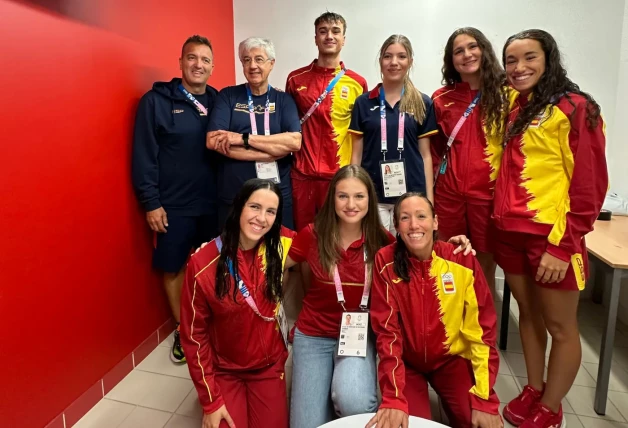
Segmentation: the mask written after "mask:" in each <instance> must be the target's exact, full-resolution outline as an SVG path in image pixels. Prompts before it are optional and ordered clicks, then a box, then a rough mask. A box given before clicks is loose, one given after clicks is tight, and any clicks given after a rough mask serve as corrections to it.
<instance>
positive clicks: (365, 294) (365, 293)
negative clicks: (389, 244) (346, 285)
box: [334, 249, 371, 311]
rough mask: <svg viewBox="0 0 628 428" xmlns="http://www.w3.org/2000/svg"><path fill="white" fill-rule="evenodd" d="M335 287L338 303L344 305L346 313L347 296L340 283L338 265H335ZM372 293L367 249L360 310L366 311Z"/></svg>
mask: <svg viewBox="0 0 628 428" xmlns="http://www.w3.org/2000/svg"><path fill="white" fill-rule="evenodd" d="M334 285H335V286H336V298H337V299H338V303H340V304H341V305H342V309H344V310H345V311H346V310H347V309H346V308H345V294H344V293H343V292H342V282H341V281H340V273H338V265H334ZM370 293H371V281H370V278H369V270H368V266H367V264H366V249H364V290H362V300H361V301H360V309H362V310H366V307H367V306H368V303H369V294H370Z"/></svg>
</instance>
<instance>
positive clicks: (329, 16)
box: [314, 12, 347, 35]
mask: <svg viewBox="0 0 628 428" xmlns="http://www.w3.org/2000/svg"><path fill="white" fill-rule="evenodd" d="M322 23H325V24H334V23H340V24H342V34H343V35H344V34H346V33H347V21H345V19H344V18H343V17H342V15H340V14H339V13H334V12H325V13H323V14H322V15H321V16H319V17H318V18H316V21H314V31H316V29H317V28H318V26H319V25H320V24H322Z"/></svg>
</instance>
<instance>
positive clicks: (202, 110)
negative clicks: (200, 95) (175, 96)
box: [179, 83, 207, 116]
mask: <svg viewBox="0 0 628 428" xmlns="http://www.w3.org/2000/svg"><path fill="white" fill-rule="evenodd" d="M179 90H180V91H181V92H183V95H185V97H186V98H187V99H188V100H190V101H192V104H194V107H196V109H197V110H198V112H199V113H200V115H201V116H207V109H206V108H205V106H204V105H203V104H201V102H200V101H199V100H197V99H196V98H194V95H192V94H191V93H190V92H189V91H188V90H187V89H185V87H184V86H183V85H182V84H181V83H179Z"/></svg>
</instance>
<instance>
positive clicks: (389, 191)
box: [379, 154, 407, 198]
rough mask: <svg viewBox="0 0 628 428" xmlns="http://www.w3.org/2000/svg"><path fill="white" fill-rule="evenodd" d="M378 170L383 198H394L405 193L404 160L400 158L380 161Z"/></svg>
mask: <svg viewBox="0 0 628 428" xmlns="http://www.w3.org/2000/svg"><path fill="white" fill-rule="evenodd" d="M400 155H401V154H400ZM379 168H380V171H381V174H382V188H383V189H384V197H386V198H396V197H399V196H401V195H403V194H404V193H406V191H407V186H406V183H407V180H406V161H405V159H401V158H400V159H399V160H390V161H387V160H383V161H380V162H379Z"/></svg>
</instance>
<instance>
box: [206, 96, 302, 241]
mask: <svg viewBox="0 0 628 428" xmlns="http://www.w3.org/2000/svg"><path fill="white" fill-rule="evenodd" d="M251 98H252V101H253V106H254V113H255V123H256V125H257V130H258V134H259V135H264V114H265V106H266V99H267V98H268V101H269V126H270V135H274V134H280V133H283V132H300V131H301V125H300V124H299V115H298V113H297V108H296V106H295V104H294V100H293V99H292V97H291V96H290V95H288V94H286V93H285V92H281V91H277V90H275V89H274V88H271V87H270V86H269V89H268V92H267V93H266V94H263V95H252V96H251ZM251 129H252V128H251V117H250V114H249V106H248V95H247V90H246V86H245V84H242V85H237V86H230V87H227V88H224V89H223V90H221V91H220V93H219V94H218V96H217V97H216V105H215V106H214V110H213V112H212V115H211V119H210V121H209V127H208V128H207V132H211V131H218V130H226V131H231V132H236V133H239V134H242V133H249V134H251V133H252V130H251ZM217 156H218V162H217V164H218V165H217V177H218V179H217V197H218V217H219V224H220V226H221V227H222V226H223V225H224V224H225V221H226V219H227V216H228V215H229V210H230V209H231V205H232V204H233V199H234V198H235V195H236V194H237V193H238V190H240V188H241V187H242V185H243V184H244V182H245V181H247V180H249V179H251V178H256V177H257V169H256V162H253V161H241V160H235V159H231V158H228V157H226V156H223V155H221V154H217ZM276 162H277V170H278V175H279V183H278V185H279V188H280V189H281V194H282V196H283V225H284V226H286V227H287V228H289V229H294V225H293V220H292V201H293V199H292V185H291V184H290V169H291V164H292V155H287V156H284V157H283V158H281V159H279V160H277V161H276ZM260 178H262V177H260Z"/></svg>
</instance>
